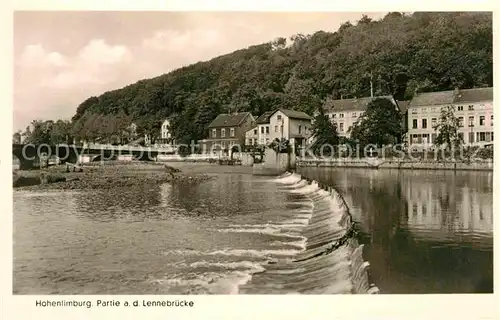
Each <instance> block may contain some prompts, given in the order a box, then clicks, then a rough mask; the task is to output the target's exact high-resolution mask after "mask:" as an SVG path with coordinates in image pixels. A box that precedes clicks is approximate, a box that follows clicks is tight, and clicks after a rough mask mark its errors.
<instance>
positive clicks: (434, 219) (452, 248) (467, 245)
mask: <svg viewBox="0 0 500 320" xmlns="http://www.w3.org/2000/svg"><path fill="white" fill-rule="evenodd" d="M299 172H300V173H302V174H304V175H306V176H308V177H310V178H314V179H317V180H318V181H321V182H323V183H326V184H328V185H330V186H332V187H334V188H336V189H337V190H338V191H339V192H340V193H341V194H342V195H343V197H344V199H345V201H346V202H347V204H348V206H349V208H350V212H351V214H352V215H353V217H354V220H355V221H356V223H357V224H358V228H359V229H360V242H362V243H364V244H365V248H364V258H365V259H366V260H368V261H369V262H370V264H371V271H370V274H371V277H372V279H373V281H374V282H375V283H376V285H377V286H378V287H379V289H380V291H381V292H382V293H401V294H403V293H474V292H485V293H492V292H493V172H480V171H456V172H453V171H433V170H415V171H411V170H400V171H398V170H387V169H382V170H374V169H347V170H346V169H345V168H342V169H339V168H301V169H300V170H299Z"/></svg>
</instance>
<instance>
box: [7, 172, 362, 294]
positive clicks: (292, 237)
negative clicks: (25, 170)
mask: <svg viewBox="0 0 500 320" xmlns="http://www.w3.org/2000/svg"><path fill="white" fill-rule="evenodd" d="M304 187H305V181H304V180H302V179H301V178H300V176H298V175H294V176H291V175H290V176H288V177H287V178H286V179H281V180H280V179H276V178H270V177H268V178H264V177H255V176H252V175H251V174H243V173H241V174H237V173H232V174H227V173H222V174H219V175H218V176H217V179H215V180H211V181H208V182H205V183H202V184H199V185H177V184H173V185H171V184H164V185H161V186H149V187H147V188H143V189H137V188H136V189H134V188H123V189H117V190H94V191H81V192H60V193H57V192H38V193H34V192H26V191H18V192H15V194H14V293H18V294H26V293H28V294H106V293H114V294H137V293H147V294H155V293H158V294H160V293H169V294H186V293H200V294H201V293H213V294H218V293H220V294H227V293H358V292H361V291H363V293H365V292H367V291H368V290H369V284H368V280H367V278H366V276H364V273H363V272H362V271H363V270H364V266H363V259H362V254H361V253H362V247H359V246H358V245H357V242H356V241H354V242H352V243H349V244H348V245H346V246H345V247H343V248H341V250H339V251H338V252H337V253H335V254H333V255H329V256H328V257H326V258H324V257H323V258H317V259H310V257H308V255H309V254H310V253H311V254H314V253H315V252H318V251H319V250H323V249H322V248H324V247H326V246H327V245H330V244H331V242H332V241H335V240H336V239H338V238H339V237H341V236H342V235H343V234H344V233H345V228H344V226H343V225H342V223H343V221H345V219H346V211H345V210H344V209H345V205H344V206H342V205H343V202H341V201H339V199H334V198H332V197H331V195H330V194H329V193H328V192H325V191H323V190H320V189H319V188H318V186H317V185H307V187H305V188H304ZM333 205H336V207H335V208H334V207H333ZM339 206H340V207H339ZM314 208H316V209H314ZM298 257H302V258H304V257H305V258H307V261H302V262H294V260H295V259H297V258H298Z"/></svg>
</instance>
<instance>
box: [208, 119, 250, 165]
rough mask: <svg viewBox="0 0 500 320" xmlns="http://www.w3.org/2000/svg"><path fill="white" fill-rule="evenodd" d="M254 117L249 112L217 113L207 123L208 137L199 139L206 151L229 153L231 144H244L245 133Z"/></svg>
mask: <svg viewBox="0 0 500 320" xmlns="http://www.w3.org/2000/svg"><path fill="white" fill-rule="evenodd" d="M254 122H255V119H254V118H253V116H252V115H251V114H250V113H249V112H239V113H232V114H226V113H224V114H219V115H218V116H217V117H216V118H215V119H214V120H213V121H212V122H211V123H210V124H209V125H208V138H207V139H205V140H203V141H201V142H202V144H203V148H205V151H206V152H210V153H212V154H218V155H219V156H223V155H229V154H230V150H231V148H232V147H233V146H239V147H241V146H243V145H244V144H245V133H246V132H247V131H248V130H249V129H250V128H251V127H252V124H253V123H254Z"/></svg>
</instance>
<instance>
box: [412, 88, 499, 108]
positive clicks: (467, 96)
mask: <svg viewBox="0 0 500 320" xmlns="http://www.w3.org/2000/svg"><path fill="white" fill-rule="evenodd" d="M481 101H493V88H492V87H489V88H474V89H455V90H447V91H439V92H422V93H417V95H416V96H415V97H413V100H411V102H410V105H409V107H410V108H411V107H425V106H433V105H447V104H448V105H451V104H461V103H474V102H481Z"/></svg>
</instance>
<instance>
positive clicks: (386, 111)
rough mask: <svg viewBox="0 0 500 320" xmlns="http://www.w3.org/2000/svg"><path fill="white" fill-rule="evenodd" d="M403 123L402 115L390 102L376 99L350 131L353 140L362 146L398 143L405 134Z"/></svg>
mask: <svg viewBox="0 0 500 320" xmlns="http://www.w3.org/2000/svg"><path fill="white" fill-rule="evenodd" d="M402 121H403V117H402V115H401V113H400V112H399V110H397V109H396V106H395V105H394V104H393V103H392V102H391V101H390V100H388V99H385V98H376V99H374V100H372V101H371V102H370V103H369V104H368V106H367V108H366V111H365V112H364V113H363V114H362V115H361V116H360V117H359V118H358V120H357V121H356V122H355V123H354V125H353V126H352V128H351V129H350V133H351V138H352V139H353V140H355V141H357V142H358V143H359V144H361V145H362V146H366V145H368V144H375V145H377V146H379V147H381V146H383V145H388V144H394V143H398V142H400V141H401V138H402V134H403V123H402Z"/></svg>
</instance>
